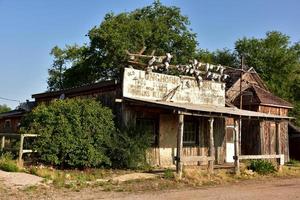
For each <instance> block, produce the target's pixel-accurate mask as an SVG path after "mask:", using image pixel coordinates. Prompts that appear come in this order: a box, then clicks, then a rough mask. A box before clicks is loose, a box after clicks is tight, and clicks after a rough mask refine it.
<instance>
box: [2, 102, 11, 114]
mask: <svg viewBox="0 0 300 200" xmlns="http://www.w3.org/2000/svg"><path fill="white" fill-rule="evenodd" d="M10 110H11V109H10V107H8V106H7V105H5V104H3V105H0V113H4V112H8V111H10Z"/></svg>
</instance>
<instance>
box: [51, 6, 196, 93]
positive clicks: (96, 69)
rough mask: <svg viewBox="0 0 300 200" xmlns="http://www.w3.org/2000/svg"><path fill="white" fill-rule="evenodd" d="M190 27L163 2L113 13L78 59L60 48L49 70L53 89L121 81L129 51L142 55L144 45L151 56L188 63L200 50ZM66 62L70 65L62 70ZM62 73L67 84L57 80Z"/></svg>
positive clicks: (177, 11)
mask: <svg viewBox="0 0 300 200" xmlns="http://www.w3.org/2000/svg"><path fill="white" fill-rule="evenodd" d="M189 24H190V22H189V20H188V18H187V17H186V16H183V15H182V14H181V12H180V9H179V8H177V7H173V6H172V7H167V6H164V5H162V4H161V3H160V2H159V1H155V2H154V3H153V4H152V5H150V6H146V7H144V8H141V9H136V10H134V11H132V12H124V13H120V14H118V15H115V14H113V13H109V14H107V15H106V16H105V17H104V20H103V22H102V23H101V24H100V25H99V26H95V27H94V28H92V29H91V30H90V31H89V32H88V34H87V36H88V38H89V40H90V41H89V44H88V45H86V46H84V47H78V48H77V49H79V51H77V52H76V54H73V56H74V57H72V59H74V58H75V57H76V60H70V59H68V58H66V57H65V56H64V55H65V54H68V52H69V51H70V49H69V48H65V49H59V50H60V51H61V52H60V53H59V54H53V55H54V57H55V59H54V64H53V67H52V69H50V70H49V81H48V84H49V83H51V84H49V89H50V90H56V89H60V88H61V85H63V87H73V86H78V85H83V84H87V83H93V82H96V81H99V80H105V79H112V78H120V72H121V71H122V68H123V67H124V66H126V62H127V55H126V53H125V50H129V51H131V52H138V51H140V50H141V49H142V48H143V47H144V46H145V47H147V49H146V51H145V53H148V54H150V53H151V52H152V51H153V50H155V51H156V54H159V55H162V54H165V53H172V55H173V56H174V57H173V59H172V62H173V63H174V64H176V63H183V62H188V61H189V60H190V59H192V58H193V57H194V55H195V52H196V47H197V42H196V35H195V34H194V33H193V32H192V31H191V30H190V29H189ZM69 47H70V46H69ZM55 48H56V47H55ZM75 55H76V56H75ZM66 61H67V62H69V66H67V68H66V69H65V68H64V69H63V70H60V69H61V66H62V65H63V66H64V65H65V62H66ZM56 62H58V63H56ZM57 66H58V68H57ZM51 70H53V71H55V72H58V73H52V71H51ZM62 71H65V72H63V81H62V82H63V84H61V80H62V79H60V78H57V77H60V76H61V75H57V74H61V72H62ZM50 72H51V73H50Z"/></svg>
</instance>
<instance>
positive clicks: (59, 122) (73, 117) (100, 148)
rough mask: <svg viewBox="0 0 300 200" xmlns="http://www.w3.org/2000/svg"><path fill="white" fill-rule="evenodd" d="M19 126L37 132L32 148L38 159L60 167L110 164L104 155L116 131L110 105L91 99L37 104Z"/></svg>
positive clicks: (27, 130) (29, 131) (28, 131)
mask: <svg viewBox="0 0 300 200" xmlns="http://www.w3.org/2000/svg"><path fill="white" fill-rule="evenodd" d="M22 126H23V127H24V130H25V131H26V132H27V133H33V134H38V135H39V137H38V138H36V140H35V142H34V144H33V148H34V149H35V150H37V152H38V157H39V159H40V161H42V162H44V163H46V164H51V165H53V166H59V167H61V168H85V167H99V166H106V165H110V164H111V163H110V159H109V157H108V156H107V155H106V152H107V151H108V147H109V145H110V139H111V137H112V134H113V133H114V132H115V126H114V122H113V114H112V112H111V110H110V109H109V108H106V107H103V106H102V105H101V104H100V103H99V102H97V101H95V100H91V99H66V100H56V101H52V102H51V103H50V104H49V105H44V104H41V105H39V106H37V107H36V108H35V109H34V110H33V111H32V112H31V113H30V114H29V115H28V116H26V118H25V120H24V121H23V122H22Z"/></svg>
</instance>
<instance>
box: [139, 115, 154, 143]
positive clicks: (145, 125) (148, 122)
mask: <svg viewBox="0 0 300 200" xmlns="http://www.w3.org/2000/svg"><path fill="white" fill-rule="evenodd" d="M136 125H137V127H138V128H141V129H143V130H145V132H146V133H149V134H151V135H152V136H153V139H152V145H155V146H156V145H158V120H157V119H146V118H137V119H136Z"/></svg>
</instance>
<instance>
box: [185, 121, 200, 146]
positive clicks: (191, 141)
mask: <svg viewBox="0 0 300 200" xmlns="http://www.w3.org/2000/svg"><path fill="white" fill-rule="evenodd" d="M197 124H198V123H196V121H185V122H184V126H183V127H184V128H183V144H184V145H195V144H197V129H198V128H197Z"/></svg>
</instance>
